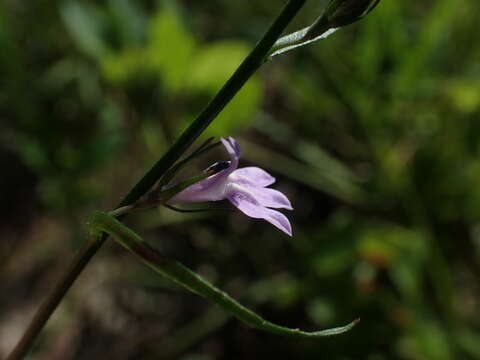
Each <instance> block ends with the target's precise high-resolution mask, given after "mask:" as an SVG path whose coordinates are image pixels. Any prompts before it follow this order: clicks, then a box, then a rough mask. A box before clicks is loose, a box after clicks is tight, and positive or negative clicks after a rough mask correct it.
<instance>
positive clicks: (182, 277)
mask: <svg viewBox="0 0 480 360" xmlns="http://www.w3.org/2000/svg"><path fill="white" fill-rule="evenodd" d="M89 226H90V229H91V231H92V232H93V233H94V235H97V234H99V233H100V232H106V233H108V234H109V235H111V236H112V238H114V239H115V240H116V241H117V242H118V243H119V244H120V245H122V246H123V247H124V248H126V249H127V250H129V251H130V252H132V253H133V254H135V255H136V256H137V257H139V258H140V259H141V260H142V261H143V262H144V263H145V264H146V265H148V266H149V267H150V268H152V269H153V270H154V271H156V272H157V273H159V274H161V275H163V276H165V277H166V278H168V279H170V280H172V281H174V282H175V283H177V284H178V285H180V286H182V287H184V288H186V289H187V290H190V291H191V292H193V293H195V294H197V295H199V296H202V297H204V298H205V299H207V300H210V301H212V302H214V303H216V304H217V305H218V306H220V307H222V308H223V309H224V310H226V311H227V312H229V313H231V314H233V315H234V316H236V317H237V318H239V319H240V320H242V321H243V322H245V323H247V324H248V325H250V326H252V327H254V328H257V329H260V330H264V331H267V332H270V333H274V334H279V335H286V336H293V337H303V338H310V337H311V338H315V337H324V336H333V335H339V334H342V333H344V332H347V331H349V330H350V329H352V328H353V327H354V326H355V325H356V324H357V323H358V321H359V320H354V321H352V322H351V323H350V324H348V325H346V326H341V327H337V328H333V329H326V330H321V331H313V332H306V331H301V330H299V329H290V328H287V327H283V326H280V325H276V324H274V323H271V322H269V321H267V320H265V319H263V318H262V317H261V316H259V315H258V314H256V313H254V312H253V311H251V310H250V309H248V308H246V307H244V306H243V305H241V304H240V303H239V302H237V301H236V300H235V299H233V298H231V297H230V296H229V295H228V294H226V293H225V292H223V291H221V290H219V289H218V288H216V287H215V286H213V285H212V284H210V283H209V282H208V281H207V280H205V279H204V278H202V277H201V276H200V275H198V274H197V273H195V272H193V271H192V270H190V269H188V268H187V267H185V266H184V265H182V264H181V263H179V262H177V261H175V260H171V259H169V258H166V257H164V256H163V255H162V254H160V253H159V252H158V251H156V250H155V249H153V248H152V247H151V246H150V245H148V243H147V242H145V241H144V240H143V239H142V238H141V237H140V236H139V235H138V234H136V233H135V232H133V231H132V230H131V229H129V228H128V227H126V226H125V225H124V224H122V223H121V222H119V221H118V220H116V219H115V218H113V217H112V216H110V215H108V214H106V213H104V212H100V211H96V212H94V213H93V214H92V216H91V218H90V223H89Z"/></svg>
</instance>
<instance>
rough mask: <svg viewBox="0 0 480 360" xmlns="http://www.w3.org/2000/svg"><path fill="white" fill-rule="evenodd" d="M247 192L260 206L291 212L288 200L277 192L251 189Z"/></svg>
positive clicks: (265, 189) (266, 189)
mask: <svg viewBox="0 0 480 360" xmlns="http://www.w3.org/2000/svg"><path fill="white" fill-rule="evenodd" d="M248 192H249V193H251V194H252V195H253V196H254V197H255V199H256V200H257V201H258V202H259V203H260V205H262V206H265V207H269V208H275V209H288V210H293V208H292V204H290V200H288V198H287V197H286V196H285V195H283V194H282V193H281V192H280V191H278V190H275V189H269V188H255V187H251V188H248ZM227 195H228V188H227Z"/></svg>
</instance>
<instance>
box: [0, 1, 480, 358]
mask: <svg viewBox="0 0 480 360" xmlns="http://www.w3.org/2000/svg"><path fill="white" fill-rule="evenodd" d="M325 3H326V2H325V1H323V2H321V1H320V2H317V1H315V2H314V1H309V2H308V4H307V6H306V7H305V8H304V9H303V10H302V12H301V14H300V15H299V16H298V18H296V19H295V21H294V24H293V25H292V26H291V28H290V30H292V31H293V30H297V29H298V28H300V27H303V26H306V25H308V24H309V23H310V22H312V21H313V19H314V18H315V15H316V14H318V13H319V12H320V11H321V9H322V6H323V5H325ZM282 6H283V2H279V1H274V0H264V1H256V2H249V1H247V2H240V1H227V0H211V1H191V0H183V1H173V0H172V1H167V0H163V1H162V0H160V1H153V0H143V1H140V0H110V1H82V0H68V1H45V0H30V1H16V0H5V1H2V2H0V166H1V167H0V169H1V170H0V174H1V175H0V186H1V187H0V188H1V190H0V199H1V201H0V203H1V204H2V206H1V207H0V215H1V216H0V238H1V242H0V258H1V262H0V284H1V290H0V293H1V296H0V309H1V310H0V357H1V356H3V355H6V354H7V353H8V351H9V350H10V349H11V348H12V347H13V346H14V344H15V342H16V341H17V340H18V338H19V336H20V335H21V333H22V331H23V330H24V329H25V327H26V326H27V323H28V321H29V320H30V318H31V315H32V312H33V311H34V310H35V308H36V307H37V306H38V304H39V302H40V301H41V299H43V297H44V296H45V294H46V293H47V290H48V289H49V288H50V287H51V286H52V285H53V284H54V282H55V280H56V279H57V278H58V276H59V274H60V272H61V271H62V269H63V268H64V266H65V263H66V262H67V261H68V260H69V259H70V258H71V257H72V255H73V254H74V252H75V251H76V249H78V248H79V247H80V245H81V243H82V241H84V239H85V232H86V230H85V222H86V219H87V218H88V214H89V212H90V211H92V210H94V209H104V210H108V209H110V208H111V207H112V206H113V205H114V204H116V203H117V202H118V200H119V199H121V197H123V195H124V194H125V193H126V192H127V191H128V190H129V188H130V187H131V186H132V185H133V184H134V183H135V182H136V181H137V180H138V179H139V178H140V177H141V176H142V174H143V173H144V172H145V171H146V170H147V169H148V168H149V167H150V166H151V165H152V164H153V162H154V161H155V160H156V159H157V158H159V157H160V156H161V155H162V154H163V152H164V151H165V150H166V149H167V148H168V146H169V145H170V144H171V143H172V141H173V140H174V139H175V138H176V136H177V135H178V134H179V133H180V132H181V130H182V129H184V128H185V126H186V124H188V122H189V121H191V120H192V119H193V118H194V117H195V115H196V114H197V113H198V112H199V111H200V110H201V109H202V107H203V106H204V105H205V104H206V102H207V101H208V100H209V99H210V98H211V97H212V96H213V95H214V94H215V92H216V91H217V90H218V89H219V87H220V86H221V85H222V84H223V82H224V81H225V80H226V79H227V78H228V76H229V75H230V74H231V73H232V71H233V70H234V69H235V68H236V66H237V65H238V64H239V63H240V61H241V60H242V59H243V57H244V56H245V55H246V54H247V53H248V51H249V49H251V48H252V47H253V45H254V44H255V42H256V41H257V40H258V39H259V38H260V37H261V35H262V34H263V32H264V31H265V30H266V28H267V27H268V25H269V24H270V23H271V21H273V19H274V18H275V16H276V15H277V14H278V13H279V11H280V9H281V7H282ZM479 16H480V2H478V1H477V0H456V1H451V0H436V1H433V0H424V1H421V2H420V1H415V0H403V1H392V0H384V1H382V2H381V4H380V5H379V6H378V8H377V9H375V11H374V12H372V13H371V14H370V15H369V16H368V17H366V18H365V19H364V20H363V21H361V22H359V23H357V24H355V25H352V26H349V27H347V28H345V29H343V30H342V31H339V32H337V33H336V34H334V35H332V36H331V37H330V38H328V39H327V40H324V41H321V42H318V43H316V44H313V45H312V46H310V47H306V48H302V49H299V50H297V51H296V52H293V53H291V54H289V55H286V56H281V57H278V58H276V59H275V60H273V61H272V62H270V63H268V64H267V65H266V66H264V67H263V68H262V69H261V71H260V72H259V73H258V74H257V75H256V76H255V77H254V78H252V79H251V80H250V81H249V82H248V84H247V85H246V86H245V88H244V89H243V90H242V91H241V92H240V93H239V95H238V96H237V97H236V98H235V99H234V101H233V102H232V103H231V104H230V105H229V106H228V107H227V109H226V110H225V111H224V112H223V113H222V114H221V116H220V117H219V118H218V119H217V120H216V121H215V122H214V123H213V125H212V126H211V127H210V128H209V130H208V131H207V134H206V136H207V135H214V136H217V137H218V136H229V135H231V136H234V137H235V138H237V139H238V141H239V142H240V144H241V146H242V148H243V150H244V157H243V159H242V164H241V165H243V166H247V165H256V166H260V167H262V168H264V169H266V170H268V171H270V172H271V173H272V174H274V175H275V176H276V177H277V179H278V182H277V185H276V188H278V189H280V190H281V191H283V192H284V193H285V194H287V195H288V196H289V198H290V199H291V200H292V203H293V206H294V208H295V211H293V212H290V213H288V214H287V215H288V216H289V218H290V219H291V221H292V224H293V227H294V237H293V238H292V239H289V238H287V237H286V236H284V235H283V234H282V233H280V232H279V231H278V230H276V229H274V228H273V227H272V226H270V225H268V224H267V223H265V222H262V221H253V220H251V219H248V218H247V217H245V216H243V215H242V214H240V213H237V212H234V213H221V214H219V213H205V214H202V215H189V214H179V213H174V212H172V211H170V210H168V209H160V210H158V211H150V212H148V213H145V214H142V215H136V216H134V217H131V218H129V219H128V224H129V225H130V226H132V227H133V228H134V229H136V230H137V231H138V232H140V233H141V234H142V235H143V236H144V237H145V238H146V239H148V240H149V241H150V242H151V243H152V244H153V245H154V246H155V247H157V248H159V249H161V250H162V251H163V252H165V253H166V254H168V255H170V256H172V257H174V258H177V259H178V260H180V261H182V262H184V263H185V264H187V265H188V266H190V267H192V268H193V269H195V270H196V271H198V272H199V273H201V274H202V275H203V276H205V277H206V278H208V279H209V280H211V281H212V282H213V283H215V284H216V285H217V286H219V287H221V288H222V289H225V290H226V291H228V292H229V293H230V294H232V296H234V297H236V298H238V299H241V301H242V302H243V303H245V304H248V305H250V306H252V307H253V308H254V309H255V310H256V311H258V312H259V313H261V314H262V315H263V316H265V317H266V318H267V319H269V320H272V321H274V322H277V323H279V324H282V325H286V326H290V327H299V328H302V329H307V330H309V329H310V330H313V329H318V328H326V327H333V326H337V325H343V324H345V323H347V322H349V321H351V320H352V319H355V318H357V317H360V318H361V319H362V322H361V324H360V325H359V326H358V327H357V328H355V329H354V330H353V331H351V332H350V333H347V334H346V335H343V336H341V337H336V338H329V339H324V340H320V341H319V340H298V339H290V338H281V337H277V336H274V335H271V334H265V333H261V332H259V331H257V330H253V329H250V328H248V327H246V326H244V325H243V324H242V323H240V322H239V321H237V320H235V319H231V318H230V317H228V316H227V315H226V314H224V313H223V312H221V311H219V310H217V309H216V308H215V307H214V306H212V305H211V304H209V303H206V302H205V301H204V300H203V299H201V298H198V297H196V296H194V295H192V294H190V293H186V292H185V291H183V290H181V289H178V288H177V287H175V286H172V285H171V284H170V283H168V282H167V281H163V280H162V279H160V278H158V277H157V276H156V275H155V274H154V273H153V272H151V271H150V270H149V269H147V268H146V267H144V266H143V265H141V264H140V263H139V262H138V261H137V260H136V259H134V258H132V257H131V256H130V255H129V254H127V253H126V252H125V251H123V249H121V248H120V247H118V246H117V245H115V244H113V243H108V244H107V246H105V247H104V248H103V249H102V250H101V252H100V253H99V254H98V255H97V256H96V258H94V259H93V261H92V263H91V264H90V265H89V267H88V268H87V270H86V271H85V272H84V274H82V276H81V277H80V279H79V280H78V282H77V283H76V284H75V286H74V288H73V289H72V291H71V292H70V293H69V295H68V296H67V298H66V299H65V301H64V302H63V303H62V305H61V307H60V308H59V309H58V311H57V312H56V314H55V315H54V317H53V318H52V320H51V321H50V322H49V324H48V326H47V328H46V330H45V331H44V332H43V333H42V336H41V340H40V341H39V342H38V344H37V346H36V347H35V349H34V351H33V353H32V355H31V359H189V360H193V359H195V360H213V359H247V358H248V359H256V358H264V357H268V358H277V359H334V360H336V359H352V360H353V359H367V360H382V359H414V360H417V359H418V360H425V359H428V360H430V359H432V360H448V359H452V360H453V359H480V333H479V329H480V316H479V315H480V310H479V299H480V297H479V292H480V288H479V286H480V285H479V279H480V158H479V154H480V147H479V145H480V142H479V140H478V138H479V137H480V122H479V118H480V46H478V39H477V36H476V35H477V34H478V31H479V25H478V18H479ZM226 157H227V156H226V154H225V153H224V151H223V150H222V149H220V148H218V150H215V151H214V152H212V153H210V154H209V155H207V156H205V157H203V158H201V159H198V160H196V162H195V166H196V168H193V166H192V168H190V169H189V170H188V171H186V173H187V174H188V173H189V172H190V173H195V171H198V170H200V169H203V168H205V167H207V166H208V165H210V164H211V163H212V162H214V161H216V160H219V159H225V158H226Z"/></svg>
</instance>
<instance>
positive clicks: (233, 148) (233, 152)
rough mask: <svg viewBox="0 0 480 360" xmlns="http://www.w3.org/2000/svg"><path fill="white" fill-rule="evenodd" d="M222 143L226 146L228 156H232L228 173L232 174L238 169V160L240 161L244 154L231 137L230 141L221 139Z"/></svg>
mask: <svg viewBox="0 0 480 360" xmlns="http://www.w3.org/2000/svg"><path fill="white" fill-rule="evenodd" d="M220 141H221V142H222V144H223V146H225V149H226V150H227V152H228V155H230V160H231V162H230V166H229V168H228V170H229V171H228V172H229V173H231V172H232V171H233V170H235V169H236V168H237V167H238V160H239V159H240V156H241V154H242V153H241V151H240V145H238V143H237V142H236V141H235V139H234V138H232V137H229V138H228V139H224V138H221V139H220Z"/></svg>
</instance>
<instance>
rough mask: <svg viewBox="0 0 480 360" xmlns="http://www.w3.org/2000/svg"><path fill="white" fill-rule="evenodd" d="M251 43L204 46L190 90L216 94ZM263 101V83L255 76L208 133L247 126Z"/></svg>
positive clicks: (191, 76) (194, 67)
mask: <svg viewBox="0 0 480 360" xmlns="http://www.w3.org/2000/svg"><path fill="white" fill-rule="evenodd" d="M248 51H249V46H248V45H247V44H245V43H243V42H238V41H223V42H218V43H214V44H212V45H208V46H206V47H204V48H203V49H200V50H199V51H198V52H197V53H196V54H195V56H194V62H193V63H192V67H191V71H190V72H189V74H188V89H189V90H190V91H196V92H200V93H204V94H206V95H207V96H208V97H211V96H213V94H215V92H217V91H218V90H219V89H220V87H221V86H222V85H223V83H224V82H225V81H226V80H227V79H228V77H229V76H230V75H231V74H232V72H233V71H234V70H235V68H236V67H237V66H238V65H239V64H240V63H241V61H242V60H243V59H244V58H245V56H246V55H247V54H248ZM261 100H262V86H261V82H260V80H259V79H258V78H257V77H255V76H254V77H252V78H251V79H250V80H249V81H248V82H247V83H246V84H245V86H244V87H243V88H242V90H240V92H239V93H238V94H237V96H235V98H234V99H233V100H232V101H231V103H230V104H229V105H228V106H227V107H226V108H225V109H224V110H223V111H222V113H221V114H220V115H219V117H218V120H217V121H215V122H214V123H213V124H212V125H211V126H210V127H209V128H208V129H207V131H206V132H205V136H216V137H220V136H225V134H235V133H237V132H239V131H241V130H243V129H245V128H247V127H248V126H249V125H250V124H251V123H252V120H253V117H254V115H255V113H256V111H257V109H258V107H259V105H260V102H261Z"/></svg>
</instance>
